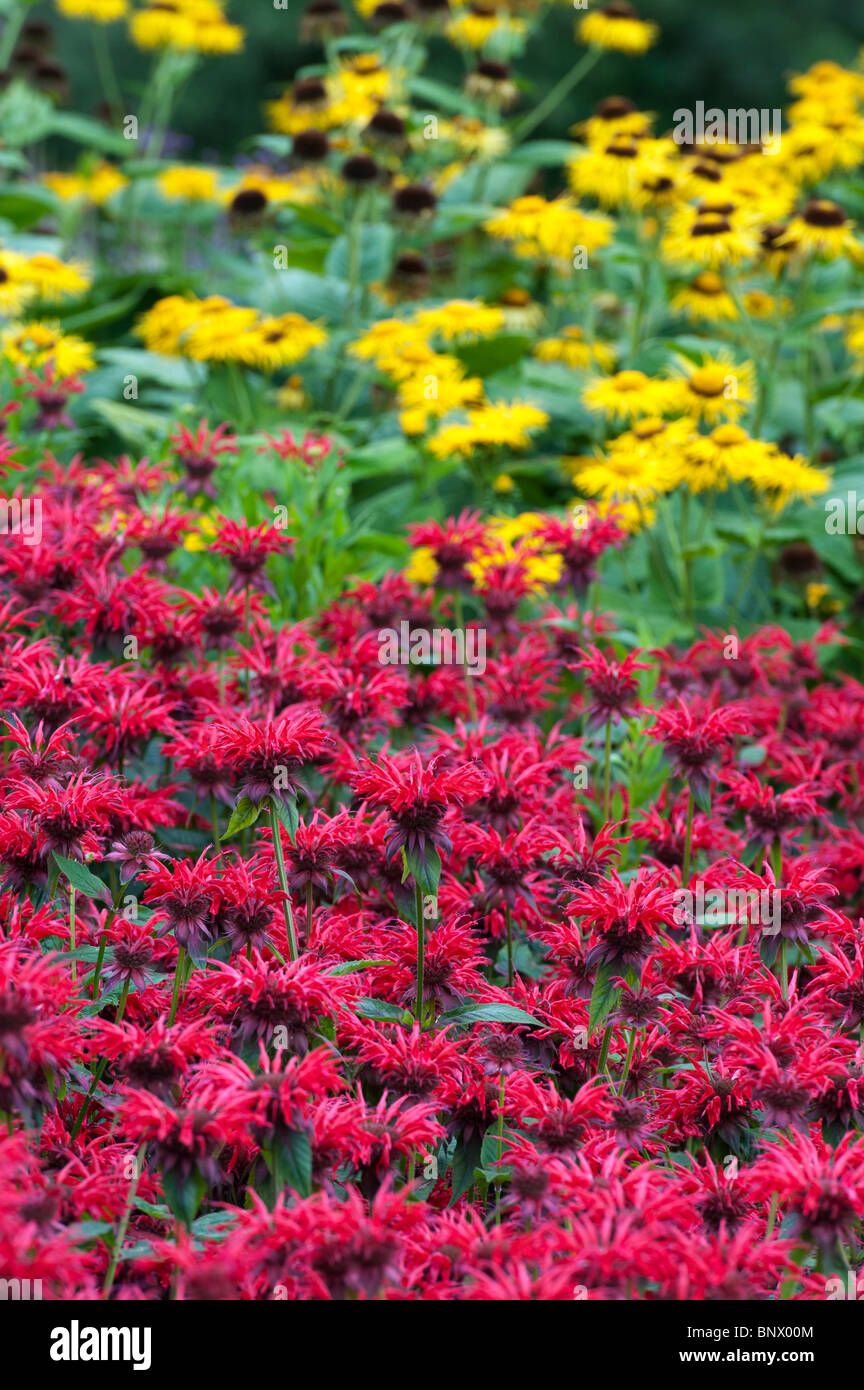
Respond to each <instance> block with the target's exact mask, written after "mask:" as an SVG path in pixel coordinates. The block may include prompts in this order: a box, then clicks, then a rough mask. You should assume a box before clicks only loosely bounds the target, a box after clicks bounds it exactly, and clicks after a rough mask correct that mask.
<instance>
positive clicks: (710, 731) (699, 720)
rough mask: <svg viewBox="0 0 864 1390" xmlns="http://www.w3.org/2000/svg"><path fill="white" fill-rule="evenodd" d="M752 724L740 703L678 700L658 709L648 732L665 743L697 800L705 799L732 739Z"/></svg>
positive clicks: (668, 755)
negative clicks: (690, 702) (688, 704)
mask: <svg viewBox="0 0 864 1390" xmlns="http://www.w3.org/2000/svg"><path fill="white" fill-rule="evenodd" d="M751 727H752V723H751V720H750V717H749V715H748V714H747V711H746V710H744V709H743V708H741V707H740V706H739V705H717V706H715V707H711V706H710V705H706V704H704V703H699V704H697V703H693V704H691V705H690V706H687V705H685V704H684V702H683V700H679V701H678V703H677V705H667V706H666V708H665V709H661V710H660V711H659V712H658V715H657V718H656V719H655V721H654V724H653V725H652V727H651V729H650V730H649V733H650V734H651V736H652V738H656V739H659V740H660V742H661V743H662V744H663V746H664V748H665V750H666V756H667V757H668V758H669V761H670V762H671V763H672V766H673V768H674V769H675V772H676V774H677V776H679V777H680V778H681V779H682V781H684V782H686V783H688V785H689V786H690V788H691V790H692V792H693V794H694V796H695V797H696V798H697V800H699V799H702V800H704V799H705V798H706V797H707V793H708V788H709V786H710V784H711V782H712V780H713V779H714V778H715V777H716V775H717V768H716V765H717V764H718V763H719V762H720V761H721V759H722V757H723V755H724V753H725V752H726V750H727V749H728V747H729V745H730V744H731V742H732V740H733V738H735V736H736V735H737V734H747V733H749V732H750V730H751Z"/></svg>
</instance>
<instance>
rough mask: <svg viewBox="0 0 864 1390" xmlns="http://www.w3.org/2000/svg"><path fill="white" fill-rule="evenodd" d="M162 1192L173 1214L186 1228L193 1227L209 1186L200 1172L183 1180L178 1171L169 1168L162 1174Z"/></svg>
mask: <svg viewBox="0 0 864 1390" xmlns="http://www.w3.org/2000/svg"><path fill="white" fill-rule="evenodd" d="M162 1191H163V1192H164V1193H165V1201H166V1202H167V1203H168V1205H169V1207H170V1208H171V1213H172V1215H173V1216H174V1217H175V1219H176V1220H177V1221H182V1222H183V1224H184V1226H191V1225H192V1222H193V1221H194V1220H195V1217H196V1215H197V1212H198V1208H199V1207H200V1205H201V1201H202V1199H203V1197H204V1193H205V1192H206V1191H207V1184H206V1182H205V1181H204V1179H203V1178H202V1176H201V1174H200V1173H198V1172H194V1173H191V1174H190V1175H189V1177H187V1178H181V1177H180V1174H179V1173H178V1171H177V1170H176V1169H174V1168H169V1169H168V1170H167V1172H164V1173H163V1174H162Z"/></svg>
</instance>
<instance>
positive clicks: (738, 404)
mask: <svg viewBox="0 0 864 1390" xmlns="http://www.w3.org/2000/svg"><path fill="white" fill-rule="evenodd" d="M677 370H678V373H679V375H678V377H677V378H676V379H675V380H674V381H673V382H672V383H671V387H672V395H671V406H672V408H673V409H677V410H679V411H681V412H682V413H686V414H687V415H691V416H693V417H694V418H695V419H697V420H707V421H708V422H709V423H711V424H715V423H717V422H718V421H720V420H735V419H737V417H738V416H739V415H740V414H741V413H742V412H743V410H744V409H745V407H746V406H747V405H748V404H749V403H750V402H751V401H752V399H753V386H754V371H753V364H752V362H742V363H741V365H740V366H736V365H735V364H734V363H733V362H731V361H730V360H726V359H724V358H721V357H716V358H710V357H709V358H706V359H705V360H704V361H703V362H702V363H701V364H699V365H696V364H695V363H693V362H689V361H687V360H686V359H684V358H681V359H679V362H678V367H677Z"/></svg>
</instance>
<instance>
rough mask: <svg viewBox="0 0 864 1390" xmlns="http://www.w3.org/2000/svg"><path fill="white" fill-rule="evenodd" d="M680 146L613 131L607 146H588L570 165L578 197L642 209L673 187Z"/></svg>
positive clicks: (602, 203) (568, 169)
mask: <svg viewBox="0 0 864 1390" xmlns="http://www.w3.org/2000/svg"><path fill="white" fill-rule="evenodd" d="M676 154H677V146H676V145H675V144H674V143H673V141H671V140H653V139H648V138H643V137H640V136H638V135H635V134H626V133H624V134H614V135H612V136H611V137H610V139H609V140H608V141H607V143H606V144H605V145H594V146H588V147H587V148H585V149H583V150H582V151H581V152H580V153H579V154H578V155H577V157H576V158H575V159H574V160H573V161H572V163H570V164H568V165H567V177H568V181H569V183H570V187H571V189H572V190H573V192H574V193H575V194H577V196H578V197H580V198H582V197H589V198H596V200H597V202H598V203H600V204H601V205H602V206H603V207H608V208H619V207H629V208H635V209H637V210H639V209H640V208H644V207H647V206H648V204H649V203H651V202H652V201H653V200H655V199H656V198H657V197H658V195H660V194H662V192H663V190H664V189H665V188H668V189H672V188H674V159H675V155H676Z"/></svg>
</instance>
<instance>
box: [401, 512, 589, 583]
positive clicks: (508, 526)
mask: <svg viewBox="0 0 864 1390" xmlns="http://www.w3.org/2000/svg"><path fill="white" fill-rule="evenodd" d="M547 522H548V517H543V516H541V515H540V514H539V513H537V512H520V513H519V514H518V516H492V517H490V518H489V519H488V521H487V522H486V524H485V525H484V528H483V535H482V538H481V539H480V540H479V541H477V542H475V543H474V544H473V545H471V546H470V551H471V559H470V561H469V562H468V565H467V570H468V573H469V574H470V576H471V578H472V580H473V581H474V583H475V584H476V585H478V586H479V587H481V588H482V586H483V584H484V583H489V582H492V581H494V578H495V575H496V573H498V572H499V571H501V570H503V569H504V568H505V567H507V566H510V567H513V566H516V565H518V567H519V570H520V572H521V574H522V575H523V577H524V578H525V579H526V581H527V582H528V584H529V586H530V588H531V589H532V590H533V591H534V592H535V593H538V594H539V593H543V592H544V591H545V590H546V589H548V588H550V587H552V586H553V585H554V584H556V583H557V582H558V580H559V579H560V577H561V568H562V561H561V554H560V551H556V550H554V549H553V548H552V547H551V546H550V545H549V543H548V541H547V540H546V539H545V536H544V525H545V524H546V523H547ZM454 538H456V539H460V538H461V537H460V529H459V523H458V522H457V523H456V524H455V529H454ZM437 573H438V565H437V563H436V561H435V556H434V552H433V550H432V549H431V547H430V546H427V545H417V546H415V547H414V549H413V550H412V552H411V559H410V562H409V564H408V566H407V568H406V570H405V575H406V578H408V579H410V580H411V582H412V583H414V584H422V585H424V586H425V585H428V584H433V583H434V582H435V578H436V575H437Z"/></svg>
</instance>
